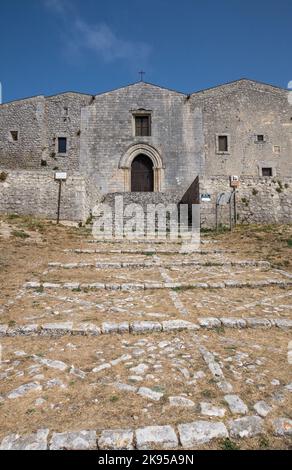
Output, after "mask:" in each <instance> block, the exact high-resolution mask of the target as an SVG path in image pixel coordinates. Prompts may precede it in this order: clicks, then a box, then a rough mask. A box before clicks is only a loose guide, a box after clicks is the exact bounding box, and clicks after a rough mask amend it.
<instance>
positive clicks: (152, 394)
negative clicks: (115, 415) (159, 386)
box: [138, 387, 163, 401]
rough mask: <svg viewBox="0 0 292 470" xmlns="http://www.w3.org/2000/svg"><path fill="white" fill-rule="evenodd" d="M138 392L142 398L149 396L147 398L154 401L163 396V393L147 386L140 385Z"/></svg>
mask: <svg viewBox="0 0 292 470" xmlns="http://www.w3.org/2000/svg"><path fill="white" fill-rule="evenodd" d="M138 394H139V395H141V396H142V397H144V398H149V400H154V401H159V400H160V399H161V398H162V397H163V393H160V392H156V391H154V390H151V388H148V387H140V388H139V390H138Z"/></svg>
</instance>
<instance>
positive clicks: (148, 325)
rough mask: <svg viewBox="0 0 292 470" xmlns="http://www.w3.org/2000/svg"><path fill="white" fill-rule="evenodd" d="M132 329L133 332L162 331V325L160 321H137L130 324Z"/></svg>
mask: <svg viewBox="0 0 292 470" xmlns="http://www.w3.org/2000/svg"><path fill="white" fill-rule="evenodd" d="M130 330H131V331H132V333H146V332H154V331H161V330H162V325H161V323H159V322H152V321H136V322H133V323H131V324H130Z"/></svg>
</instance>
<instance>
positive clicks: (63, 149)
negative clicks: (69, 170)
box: [58, 137, 67, 153]
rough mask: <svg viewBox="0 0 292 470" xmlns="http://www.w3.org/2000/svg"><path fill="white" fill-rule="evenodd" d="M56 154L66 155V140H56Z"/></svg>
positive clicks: (60, 138) (64, 138) (61, 138)
mask: <svg viewBox="0 0 292 470" xmlns="http://www.w3.org/2000/svg"><path fill="white" fill-rule="evenodd" d="M58 153H67V138H66V137H59V138H58Z"/></svg>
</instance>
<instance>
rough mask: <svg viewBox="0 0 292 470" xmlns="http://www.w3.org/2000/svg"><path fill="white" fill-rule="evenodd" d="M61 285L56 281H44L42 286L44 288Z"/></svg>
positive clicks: (58, 287)
mask: <svg viewBox="0 0 292 470" xmlns="http://www.w3.org/2000/svg"><path fill="white" fill-rule="evenodd" d="M61 287H62V285H61V284H60V283H58V282H44V283H43V288H44V289H60V288H61Z"/></svg>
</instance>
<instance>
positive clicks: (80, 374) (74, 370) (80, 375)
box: [70, 366, 86, 379]
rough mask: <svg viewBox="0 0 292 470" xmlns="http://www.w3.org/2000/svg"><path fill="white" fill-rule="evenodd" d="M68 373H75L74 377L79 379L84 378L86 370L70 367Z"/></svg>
mask: <svg viewBox="0 0 292 470" xmlns="http://www.w3.org/2000/svg"><path fill="white" fill-rule="evenodd" d="M70 374H71V375H75V377H78V378H79V379H85V377H86V372H83V370H81V369H77V368H76V367H73V366H72V367H71V369H70Z"/></svg>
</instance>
